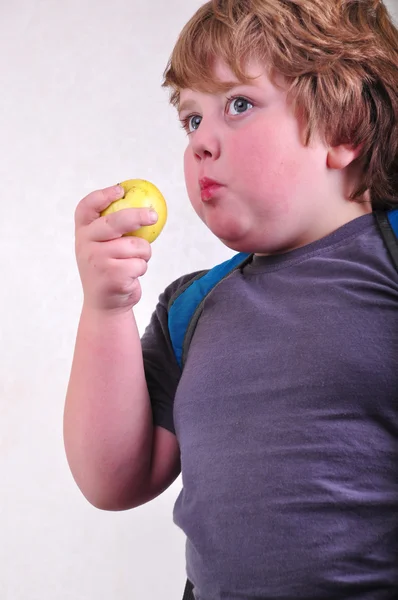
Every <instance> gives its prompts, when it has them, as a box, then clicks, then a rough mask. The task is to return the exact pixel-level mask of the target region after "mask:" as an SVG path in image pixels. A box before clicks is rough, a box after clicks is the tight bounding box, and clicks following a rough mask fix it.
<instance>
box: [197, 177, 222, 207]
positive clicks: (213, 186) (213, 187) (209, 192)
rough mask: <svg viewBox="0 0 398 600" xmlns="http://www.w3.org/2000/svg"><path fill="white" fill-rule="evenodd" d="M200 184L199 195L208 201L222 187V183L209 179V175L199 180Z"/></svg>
mask: <svg viewBox="0 0 398 600" xmlns="http://www.w3.org/2000/svg"><path fill="white" fill-rule="evenodd" d="M199 186H200V195H201V198H202V201H203V202H208V201H209V200H211V199H212V198H213V197H214V196H215V194H216V193H217V192H218V190H220V189H221V188H222V187H224V184H222V183H219V182H218V181H216V180H215V179H210V178H209V177H203V178H202V179H200V180H199Z"/></svg>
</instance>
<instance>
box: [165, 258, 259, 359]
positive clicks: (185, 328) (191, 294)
mask: <svg viewBox="0 0 398 600" xmlns="http://www.w3.org/2000/svg"><path fill="white" fill-rule="evenodd" d="M251 256H252V255H251V254H245V253H243V252H241V253H239V254H235V256H233V257H232V258H230V259H229V260H226V261H225V262H223V263H221V264H219V265H217V266H215V267H213V268H212V269H210V270H209V271H203V272H201V273H199V275H197V276H196V277H195V278H194V279H193V280H191V281H190V282H188V284H187V285H186V286H184V287H182V288H181V289H180V290H178V291H177V293H176V294H174V296H172V298H171V299H170V302H169V307H168V326H169V333H170V339H171V344H172V346H173V350H174V354H175V356H176V359H177V362H178V364H179V365H180V367H181V369H182V368H183V366H184V362H185V358H186V354H187V352H188V347H189V344H190V341H191V339H192V336H193V333H194V331H195V327H196V324H197V321H198V319H199V316H200V313H201V311H202V307H203V303H204V300H205V298H206V296H207V295H208V294H209V293H210V292H211V290H213V289H214V288H215V286H216V285H218V284H219V283H220V281H222V280H223V279H225V277H227V276H228V275H229V274H230V273H232V271H234V270H235V269H238V268H239V267H240V266H243V264H244V263H246V262H248V260H249V259H250V258H251Z"/></svg>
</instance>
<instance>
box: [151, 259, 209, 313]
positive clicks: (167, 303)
mask: <svg viewBox="0 0 398 600" xmlns="http://www.w3.org/2000/svg"><path fill="white" fill-rule="evenodd" d="M208 272H209V269H204V270H202V271H193V272H192V273H186V274H185V275H181V276H180V277H178V278H177V279H175V280H174V281H172V282H171V283H170V284H169V285H168V286H167V287H166V288H165V290H164V291H163V292H162V293H161V294H160V296H159V304H160V305H161V306H162V307H163V308H165V309H166V310H167V311H168V310H169V308H170V307H171V305H172V304H173V302H174V300H175V299H176V298H178V296H179V295H180V294H181V293H182V292H183V291H184V290H186V289H187V287H189V286H190V285H191V283H193V282H194V281H195V280H196V279H199V278H200V277H202V276H203V275H206V273H208Z"/></svg>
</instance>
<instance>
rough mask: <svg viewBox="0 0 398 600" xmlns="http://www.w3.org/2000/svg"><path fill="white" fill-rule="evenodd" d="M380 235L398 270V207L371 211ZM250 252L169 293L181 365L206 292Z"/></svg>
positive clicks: (170, 322) (248, 258)
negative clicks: (172, 293) (170, 294)
mask: <svg viewBox="0 0 398 600" xmlns="http://www.w3.org/2000/svg"><path fill="white" fill-rule="evenodd" d="M373 214H374V215H375V217H376V222H377V224H378V226H379V230H380V233H381V236H382V238H383V240H384V243H385V245H386V247H387V249H388V251H389V253H390V255H391V258H392V260H393V263H394V265H395V267H396V269H397V271H398V208H395V209H390V210H388V211H384V210H378V211H375V212H374V213H373ZM252 256H253V255H252V254H245V253H238V254H235V256H233V257H232V258H230V259H229V260H226V261H225V262H223V263H221V264H219V265H216V266H215V267H213V268H212V269H210V270H205V271H201V272H200V273H198V274H197V275H196V276H195V277H194V278H193V279H191V280H190V281H189V282H188V283H186V284H185V285H184V286H182V288H180V289H179V290H177V292H176V293H175V294H174V295H173V296H172V297H171V299H170V301H169V305H168V327H169V333H170V339H171V343H172V346H173V350H174V354H175V356H176V359H177V362H178V364H179V365H180V368H181V369H183V368H184V364H185V360H186V357H187V353H188V349H189V345H190V343H191V340H192V337H193V334H194V332H195V328H196V325H197V323H198V320H199V318H200V315H201V313H202V310H203V305H204V302H205V300H206V297H207V295H208V294H209V293H210V292H211V291H212V290H213V289H214V288H215V287H216V286H217V285H218V284H219V283H221V281H223V280H224V279H225V278H226V277H228V275H230V274H231V273H232V271H235V270H236V269H240V268H242V267H244V266H245V264H247V263H249V262H250V261H251V260H252Z"/></svg>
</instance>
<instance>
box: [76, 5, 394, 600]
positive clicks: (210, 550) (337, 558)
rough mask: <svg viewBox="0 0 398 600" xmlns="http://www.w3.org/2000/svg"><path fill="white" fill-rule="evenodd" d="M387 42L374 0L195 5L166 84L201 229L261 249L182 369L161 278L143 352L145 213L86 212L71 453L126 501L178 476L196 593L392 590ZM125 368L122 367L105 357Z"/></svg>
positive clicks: (211, 306)
mask: <svg viewBox="0 0 398 600" xmlns="http://www.w3.org/2000/svg"><path fill="white" fill-rule="evenodd" d="M397 64H398V32H397V30H396V29H395V28H394V26H393V24H392V22H391V20H390V18H389V16H388V13H387V11H386V9H385V7H384V6H383V4H382V3H381V2H377V1H373V0H358V1H356V2H353V1H349V0H224V1H222V0H219V1H216V0H214V1H211V2H208V3H207V4H205V5H204V6H203V7H201V8H200V9H199V10H198V11H197V13H196V14H195V15H194V17H193V18H192V19H191V21H190V22H189V23H188V24H187V25H186V27H185V28H184V30H183V31H182V33H181V36H180V38H179V40H178V42H177V44H176V47H175V49H174V51H173V54H172V57H171V60H170V63H169V65H168V68H167V71H166V73H165V83H164V85H165V86H167V87H170V88H171V91H172V95H171V101H172V102H173V103H174V104H175V106H176V107H177V109H178V111H179V118H180V120H181V122H182V124H183V126H184V128H185V129H186V131H187V134H188V136H189V137H188V140H189V141H188V147H187V150H186V152H185V158H184V164H185V178H186V185H187V191H188V195H189V198H190V201H191V203H192V205H193V207H194V209H195V210H196V212H197V214H198V215H199V217H200V218H201V219H202V220H203V221H204V222H205V223H206V225H207V226H208V227H209V228H210V230H211V231H212V232H213V233H214V234H215V235H216V236H217V237H218V238H219V239H220V240H222V242H223V243H224V244H226V245H227V246H228V247H229V248H232V249H233V250H236V251H237V252H244V253H249V255H250V257H249V259H248V260H247V261H246V262H245V263H244V264H243V265H242V266H241V267H240V268H238V269H236V270H235V271H233V272H232V273H231V275H230V276H228V277H226V278H225V279H224V280H222V281H221V283H220V284H219V285H218V286H217V287H216V288H214V290H213V291H212V292H211V294H210V295H209V296H208V297H207V298H206V299H205V302H204V306H203V310H202V313H201V316H200V319H199V321H198V323H197V327H196V330H195V334H194V336H193V339H192V342H191V345H190V348H189V352H188V355H187V359H186V362H185V365H184V369H183V372H181V369H180V367H179V364H178V362H177V360H176V357H175V355H174V352H173V348H172V345H171V341H170V335H169V330H168V309H169V303H170V300H171V299H172V297H173V295H174V294H175V293H176V292H178V290H180V289H181V287H182V286H183V285H185V284H186V283H187V282H189V281H191V280H192V279H193V278H194V277H195V275H196V274H190V275H186V276H184V277H181V278H180V279H179V280H177V281H176V282H174V283H172V284H171V285H170V286H169V287H168V288H167V289H166V290H165V292H164V293H163V294H162V295H161V297H160V299H159V304H158V306H157V307H156V310H155V312H154V314H153V317H152V320H151V323H150V325H149V326H148V328H147V330H146V332H145V334H144V336H143V338H142V340H140V339H139V336H138V333H137V327H136V324H135V320H134V314H133V311H132V310H131V308H132V307H134V306H135V305H136V304H137V302H138V301H139V300H140V296H141V291H140V284H139V280H138V278H139V277H140V276H142V275H143V274H144V273H145V271H146V268H147V262H148V260H149V259H150V246H149V244H147V243H146V242H145V241H144V240H140V239H138V238H137V239H136V238H131V237H129V238H127V237H121V236H122V234H123V233H125V232H127V231H130V230H131V229H132V228H137V227H139V226H140V225H144V224H149V222H150V215H149V214H148V213H147V211H144V210H125V211H121V212H119V213H115V214H113V215H111V216H109V217H108V218H106V219H105V218H99V213H100V211H101V210H102V209H104V208H105V207H106V206H107V205H108V204H109V203H110V202H111V201H113V200H114V199H116V198H117V197H120V196H119V194H120V192H119V190H118V189H117V188H109V189H106V190H102V191H98V192H94V193H92V194H90V195H89V196H87V197H86V198H85V199H83V200H82V201H81V202H80V204H79V206H78V208H77V210H76V253H77V261H78V265H79V270H80V274H81V279H82V284H83V289H84V304H83V309H82V315H81V320H80V324H79V330H78V336H77V340H76V349H75V356H74V361H73V366H72V372H71V377H70V383H69V388H68V393H67V399H66V407H65V445H66V452H67V456H68V460H69V464H70V467H71V470H72V473H73V475H74V477H75V479H76V481H77V484H78V485H79V486H80V488H81V490H82V492H83V493H84V494H85V496H86V497H87V498H88V500H89V501H90V502H91V503H92V504H94V505H95V506H98V507H100V508H103V509H108V510H123V509H128V508H132V507H135V506H138V505H140V504H142V503H144V502H148V501H149V500H151V499H152V498H154V497H156V496H157V495H158V494H160V493H162V491H163V490H165V489H166V488H167V487H168V486H169V485H170V484H171V483H172V482H173V481H174V480H175V479H176V477H177V476H178V474H179V473H180V471H181V472H182V480H183V489H182V491H181V494H180V496H179V497H178V500H177V502H176V506H175V511H174V520H175V522H176V523H177V525H178V526H179V527H181V528H182V530H183V531H184V532H185V534H186V536H187V547H186V555H187V573H188V578H189V580H190V581H191V582H192V583H191V584H189V586H190V587H189V589H191V588H193V593H194V597H195V598H196V599H197V600H220V599H223V600H238V599H240V600H243V599H244V600H254V599H257V600H259V599H264V600H265V599H272V600H274V599H279V600H282V599H284V600H293V599H296V598H303V599H306V600H320V599H323V598H325V599H326V598H329V599H337V598H341V599H344V600H348V599H357V600H359V599H360V600H370V599H372V600H382V599H383V600H387V599H388V600H393V599H395V598H397V597H398V410H397V400H398V368H397V357H398V311H397V307H398V274H397V271H396V269H395V267H394V265H393V262H392V260H391V257H390V255H389V253H388V250H387V249H386V247H385V245H384V243H383V240H382V238H381V236H380V234H379V230H378V227H377V224H376V221H375V217H374V213H373V210H374V209H384V208H387V207H392V206H394V205H397V204H398V178H397V171H398V169H397V167H398V152H397V140H398V92H397V90H398V69H397ZM116 357H117V358H116Z"/></svg>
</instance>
